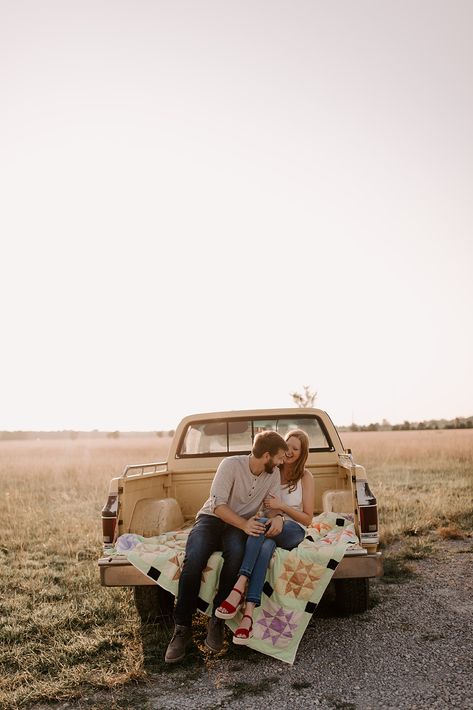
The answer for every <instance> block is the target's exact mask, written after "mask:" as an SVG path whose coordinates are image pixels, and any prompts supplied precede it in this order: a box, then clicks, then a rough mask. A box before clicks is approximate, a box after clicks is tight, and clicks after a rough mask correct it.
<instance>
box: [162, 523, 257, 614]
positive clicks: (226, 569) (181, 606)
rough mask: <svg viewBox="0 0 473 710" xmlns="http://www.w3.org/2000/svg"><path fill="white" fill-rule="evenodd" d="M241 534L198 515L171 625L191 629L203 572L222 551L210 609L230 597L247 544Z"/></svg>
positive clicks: (230, 527) (188, 541) (191, 533)
mask: <svg viewBox="0 0 473 710" xmlns="http://www.w3.org/2000/svg"><path fill="white" fill-rule="evenodd" d="M247 537H248V536H247V535H246V533H244V532H243V530H239V529H238V528H235V527H233V525H228V524H227V523H224V522H223V520H221V519H220V518H217V517H215V516H213V515H200V516H199V517H198V518H197V520H196V522H195V523H194V527H193V528H192V530H191V531H190V533H189V537H188V539H187V545H186V554H185V557H184V563H183V567H182V572H181V576H180V578H179V589H178V592H177V602H176V607H175V610H174V621H175V622H176V624H179V625H182V626H191V624H192V615H193V614H194V612H195V611H196V610H197V600H198V597H199V590H200V582H201V577H202V570H203V569H204V567H205V566H206V565H207V560H208V559H209V557H210V555H211V554H212V553H213V552H217V551H222V553H223V565H222V570H221V572H220V579H219V584H218V590H217V594H216V595H215V598H214V602H213V609H214V611H215V609H216V608H217V607H218V606H220V604H221V602H222V601H223V600H224V599H225V598H226V597H227V596H228V595H229V594H230V592H231V590H232V587H233V585H234V584H235V581H236V579H237V576H238V570H239V569H240V565H241V561H242V559H243V555H244V554H245V545H246V540H247Z"/></svg>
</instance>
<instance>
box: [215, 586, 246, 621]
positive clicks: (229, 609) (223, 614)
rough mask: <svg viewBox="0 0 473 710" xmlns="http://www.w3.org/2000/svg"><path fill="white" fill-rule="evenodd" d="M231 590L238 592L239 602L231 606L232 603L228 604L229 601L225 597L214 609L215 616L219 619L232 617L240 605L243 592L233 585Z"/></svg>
mask: <svg viewBox="0 0 473 710" xmlns="http://www.w3.org/2000/svg"><path fill="white" fill-rule="evenodd" d="M232 592H238V594H239V595H240V603H239V604H238V606H233V604H230V602H227V600H226V599H225V601H224V602H222V603H221V604H220V606H219V607H217V609H215V616H217V617H218V618H219V619H233V617H234V616H235V615H236V614H237V613H238V611H239V609H240V607H241V605H242V597H243V594H244V592H242V591H240V590H239V589H237V588H236V587H233V589H232Z"/></svg>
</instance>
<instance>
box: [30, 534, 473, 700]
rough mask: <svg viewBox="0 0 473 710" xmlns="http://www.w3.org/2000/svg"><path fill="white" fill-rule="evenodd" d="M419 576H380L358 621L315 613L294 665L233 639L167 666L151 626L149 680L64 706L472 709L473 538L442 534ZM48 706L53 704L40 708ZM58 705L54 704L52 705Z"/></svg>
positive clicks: (417, 564)
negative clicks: (215, 653)
mask: <svg viewBox="0 0 473 710" xmlns="http://www.w3.org/2000/svg"><path fill="white" fill-rule="evenodd" d="M409 564H410V565H412V569H413V574H412V575H411V576H408V577H405V578H402V579H403V581H399V577H397V576H396V570H394V571H393V572H392V575H393V576H392V577H387V578H386V579H384V580H375V581H374V582H373V583H372V607H371V609H370V610H369V611H368V612H366V613H365V614H361V615H357V616H352V617H349V618H338V617H336V616H334V615H333V613H332V611H331V607H330V604H326V605H325V606H324V608H323V609H322V610H321V613H320V614H319V615H318V616H316V617H314V618H313V621H312V622H311V624H310V625H309V627H308V629H307V631H306V633H305V635H304V638H303V640H302V642H301V644H300V646H299V650H298V653H297V657H296V661H295V663H294V665H293V666H288V665H287V664H283V663H281V662H279V661H276V660H274V659H271V658H269V657H267V656H263V655H261V654H258V653H256V652H254V651H250V650H248V649H244V648H243V649H241V648H236V647H235V646H233V645H232V644H229V646H228V648H227V649H226V652H225V653H223V654H221V655H220V656H219V657H217V658H215V657H212V656H210V655H206V654H205V651H204V650H203V649H204V647H203V644H202V641H203V638H204V627H202V630H199V631H198V633H197V647H196V648H195V649H193V650H192V651H191V654H190V657H189V658H188V659H187V660H186V661H185V663H184V664H182V665H180V666H179V667H177V666H172V667H167V666H164V664H162V660H161V659H162V656H161V654H162V652H163V650H164V647H165V641H166V640H167V636H164V637H162V638H161V640H160V641H159V642H158V643H157V642H156V630H155V629H154V631H153V630H152V629H148V630H144V632H143V647H144V655H145V663H146V664H147V668H148V671H149V679H150V682H149V685H147V686H143V685H138V686H136V687H135V688H130V687H128V688H125V689H123V690H117V691H113V692H109V693H107V694H100V695H95V696H94V697H90V698H88V699H87V700H83V701H81V702H70V703H61V704H59V705H58V706H56V707H58V708H60V710H65V708H74V709H75V708H84V709H85V708H87V709H90V708H100V709H101V710H103V709H104V708H106V709H107V710H108V709H110V710H112V709H118V708H140V710H157V709H158V708H159V709H163V710H164V708H166V709H168V710H184V709H185V708H192V709H195V708H199V709H200V708H209V709H210V708H234V709H235V710H237V709H238V708H252V710H255V709H256V710H257V709H258V708H265V709H271V710H279V709H281V710H282V709H283V708H289V707H291V706H292V707H294V708H297V710H299V709H300V708H319V709H320V710H370V709H371V710H384V709H386V710H394V709H396V710H398V709H402V710H424V709H425V710H450V708H461V710H469V709H470V708H472V709H473V538H469V539H465V540H462V541H456V540H450V541H441V542H440V541H439V542H437V543H436V544H435V546H434V550H433V553H432V554H431V555H429V556H428V557H426V558H424V559H420V560H417V561H412V562H410V563H409ZM36 707H37V708H45V707H46V706H43V705H42V706H36ZM47 707H51V706H47Z"/></svg>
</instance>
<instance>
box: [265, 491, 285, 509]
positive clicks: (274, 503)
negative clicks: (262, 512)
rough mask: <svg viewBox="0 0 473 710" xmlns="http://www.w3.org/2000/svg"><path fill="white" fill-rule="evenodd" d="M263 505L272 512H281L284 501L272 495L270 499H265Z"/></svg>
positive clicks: (269, 496)
mask: <svg viewBox="0 0 473 710" xmlns="http://www.w3.org/2000/svg"><path fill="white" fill-rule="evenodd" d="M263 505H264V507H265V508H270V510H281V506H282V500H281V499H280V498H278V497H277V496H273V494H272V493H270V494H269V495H268V497H267V498H265V499H264V502H263Z"/></svg>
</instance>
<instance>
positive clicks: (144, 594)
mask: <svg viewBox="0 0 473 710" xmlns="http://www.w3.org/2000/svg"><path fill="white" fill-rule="evenodd" d="M133 595H134V598H135V606H136V609H137V611H138V614H139V615H140V619H141V621H142V622H143V623H144V624H156V623H158V622H159V621H164V620H167V621H169V620H170V619H171V618H172V614H173V611H174V597H173V595H172V594H171V593H170V592H168V591H166V589H163V588H162V587H159V586H158V585H157V584H156V585H153V586H150V585H145V586H141V587H133Z"/></svg>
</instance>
